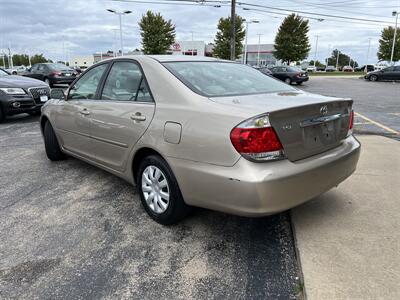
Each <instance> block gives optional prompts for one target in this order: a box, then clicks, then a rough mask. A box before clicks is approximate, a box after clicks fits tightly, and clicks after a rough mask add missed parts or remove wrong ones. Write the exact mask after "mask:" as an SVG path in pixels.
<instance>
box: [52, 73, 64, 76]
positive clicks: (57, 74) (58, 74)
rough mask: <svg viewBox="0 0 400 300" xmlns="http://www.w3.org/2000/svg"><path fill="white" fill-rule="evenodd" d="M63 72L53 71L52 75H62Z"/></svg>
mask: <svg viewBox="0 0 400 300" xmlns="http://www.w3.org/2000/svg"><path fill="white" fill-rule="evenodd" d="M61 74H62V73H61V72H53V73H51V75H53V76H61Z"/></svg>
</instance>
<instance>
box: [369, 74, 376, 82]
mask: <svg viewBox="0 0 400 300" xmlns="http://www.w3.org/2000/svg"><path fill="white" fill-rule="evenodd" d="M369 80H370V81H378V76H376V75H371V76H369Z"/></svg>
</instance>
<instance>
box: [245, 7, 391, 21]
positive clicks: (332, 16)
mask: <svg viewBox="0 0 400 300" xmlns="http://www.w3.org/2000/svg"><path fill="white" fill-rule="evenodd" d="M238 4H239V5H245V6H251V7H261V8H267V9H272V10H278V11H290V12H293V13H300V14H306V15H314V16H321V17H331V18H338V19H345V20H355V21H364V22H371V23H380V24H393V22H385V21H381V20H373V19H364V18H354V17H346V16H338V15H331V14H322V13H313V12H306V11H300V10H294V9H284V8H279V7H272V6H266V5H260V4H252V3H246V2H238Z"/></svg>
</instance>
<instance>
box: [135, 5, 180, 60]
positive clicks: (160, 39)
mask: <svg viewBox="0 0 400 300" xmlns="http://www.w3.org/2000/svg"><path fill="white" fill-rule="evenodd" d="M139 27H140V35H141V36H142V47H143V52H144V54H165V53H167V50H168V49H169V48H170V47H171V45H172V44H173V43H174V41H175V26H174V25H173V24H172V22H171V20H168V21H165V20H164V18H163V17H162V16H161V14H160V13H153V12H151V11H147V13H146V14H145V15H143V16H142V19H141V20H140V22H139Z"/></svg>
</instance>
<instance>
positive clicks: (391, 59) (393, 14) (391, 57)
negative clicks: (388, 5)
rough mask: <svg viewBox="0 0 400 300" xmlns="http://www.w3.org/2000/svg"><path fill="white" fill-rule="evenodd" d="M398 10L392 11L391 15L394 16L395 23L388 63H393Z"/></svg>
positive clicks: (399, 13)
mask: <svg viewBox="0 0 400 300" xmlns="http://www.w3.org/2000/svg"><path fill="white" fill-rule="evenodd" d="M399 15H400V12H398V11H394V12H392V16H393V17H394V16H396V25H395V26H394V36H393V45H392V54H391V55H390V64H391V65H392V64H393V55H394V47H395V45H396V38H397V21H398V19H399Z"/></svg>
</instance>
